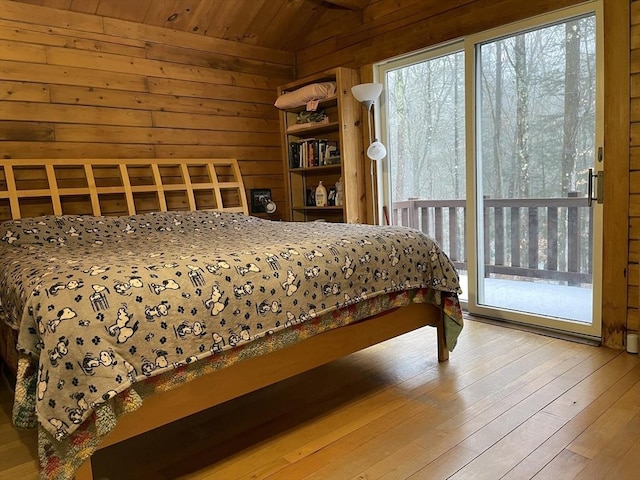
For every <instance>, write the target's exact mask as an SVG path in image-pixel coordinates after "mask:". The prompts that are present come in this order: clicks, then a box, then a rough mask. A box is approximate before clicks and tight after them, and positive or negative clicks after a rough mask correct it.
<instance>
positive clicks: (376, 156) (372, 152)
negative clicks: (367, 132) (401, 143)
mask: <svg viewBox="0 0 640 480" xmlns="http://www.w3.org/2000/svg"><path fill="white" fill-rule="evenodd" d="M386 156H387V148H386V147H385V146H384V144H383V143H382V142H379V141H378V140H374V141H373V143H372V144H371V145H369V148H367V157H369V158H370V159H371V160H382V159H383V158H384V157H386Z"/></svg>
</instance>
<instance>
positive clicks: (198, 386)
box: [0, 159, 449, 480]
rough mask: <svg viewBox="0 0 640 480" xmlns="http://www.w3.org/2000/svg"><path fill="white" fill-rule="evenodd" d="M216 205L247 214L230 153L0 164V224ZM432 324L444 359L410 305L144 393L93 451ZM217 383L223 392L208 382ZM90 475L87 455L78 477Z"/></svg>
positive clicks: (425, 317)
mask: <svg viewBox="0 0 640 480" xmlns="http://www.w3.org/2000/svg"><path fill="white" fill-rule="evenodd" d="M195 209H216V210H225V211H232V212H242V213H244V214H247V213H248V209H247V200H246V193H245V189H244V185H243V182H242V177H241V175H240V170H239V167H238V163H237V161H236V160H233V159H180V160H176V159H110V160H107V159H91V160H87V159H81V160H78V159H49V160H41V159H37V160H35V159H34V160H2V161H1V162H0V220H6V219H10V218H13V219H17V218H22V217H32V216H38V215H47V214H55V215H61V214H74V215H81V214H89V215H133V214H136V213H143V212H148V211H167V210H195ZM427 325H430V326H435V327H436V328H437V339H438V340H437V349H438V360H439V361H441V362H443V361H446V360H448V358H449V352H448V350H447V347H446V340H445V336H444V320H443V315H442V311H441V310H440V309H439V308H438V307H436V306H434V305H431V304H426V303H425V304H411V305H408V306H406V307H400V308H396V309H394V310H392V311H389V312H385V313H382V314H379V315H376V316H373V317H369V318H367V319H364V320H362V321H359V322H357V323H353V324H350V325H347V326H344V327H341V328H338V329H335V330H330V331H327V332H324V333H321V334H318V335H315V336H313V337H311V338H308V339H306V340H304V341H302V342H300V343H297V344H294V345H291V346H289V347H286V348H284V349H281V350H278V351H275V352H272V353H269V354H267V355H263V356H260V357H253V358H250V359H247V360H244V361H242V362H239V363H237V364H234V365H232V366H230V367H228V368H225V369H222V370H219V371H216V372H213V373H210V374H208V375H204V376H201V377H198V378H196V379H195V380H193V381H191V382H188V383H186V384H184V385H181V386H179V387H177V388H175V389H173V390H170V391H168V392H163V393H160V394H157V395H154V396H151V397H149V398H147V399H145V401H144V403H143V404H142V406H141V407H140V408H139V409H138V410H136V411H135V412H133V413H130V414H128V415H125V416H124V417H122V418H120V419H119V420H118V424H117V426H116V427H115V429H114V430H113V431H112V432H111V433H110V434H109V435H108V436H107V437H106V438H105V439H104V441H103V442H102V443H101V445H100V447H99V448H104V447H107V446H109V445H113V444H115V443H118V442H122V441H124V440H127V439H129V438H132V437H134V436H136V435H140V434H142V433H145V432H148V431H150V430H153V429H155V428H157V427H160V426H162V425H166V424H167V423H170V422H173V421H176V420H179V419H181V418H185V417H187V416H189V415H192V414H194V413H197V412H199V411H202V410H204V409H207V408H210V407H212V406H215V405H219V404H221V403H223V402H226V401H227V400H231V399H233V398H237V397H239V396H241V395H244V394H246V393H249V392H252V391H255V390H257V389H259V388H262V387H265V386H268V385H271V384H273V383H276V382H278V381H280V380H284V379H286V378H289V377H291V376H294V375H297V374H299V373H302V372H305V371H308V370H310V369H312V368H315V367H317V366H320V365H323V364H325V363H328V362H331V361H333V360H336V359H338V358H340V357H343V356H345V355H349V354H351V353H354V352H357V351H359V350H362V349H364V348H367V347H369V346H371V345H375V344H376V343H379V342H383V341H385V340H388V339H391V338H393V337H396V336H398V335H402V334H404V333H407V332H410V331H412V330H415V329H417V328H420V327H423V326H427ZM215 385H225V386H226V389H225V390H224V391H221V390H220V389H218V388H213V387H214V386H215ZM92 478H93V473H92V467H91V459H90V458H89V459H88V460H87V461H85V462H84V464H83V465H82V466H81V468H80V469H79V470H78V471H77V473H76V479H78V480H89V479H92Z"/></svg>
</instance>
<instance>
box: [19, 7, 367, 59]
mask: <svg viewBox="0 0 640 480" xmlns="http://www.w3.org/2000/svg"><path fill="white" fill-rule="evenodd" d="M15 1H18V2H23V3H30V4H33V5H40V6H44V7H50V8H56V9H62V10H70V11H73V12H79V13H88V14H92V15H99V16H103V17H110V18H118V19H121V20H127V21H131V22H137V23H143V24H147V25H155V26H158V27H164V28H171V29H174V30H181V31H186V32H192V33H195V34H199V35H207V36H210V37H216V38H221V39H226V40H233V41H237V42H241V43H246V44H250V45H257V46H262V47H268V48H274V49H278V50H288V51H296V50H297V49H299V48H300V47H301V46H303V44H304V41H305V38H306V36H307V34H308V33H309V32H311V31H313V30H314V28H316V27H317V26H318V25H320V26H322V25H326V24H327V23H328V24H331V22H333V21H335V20H336V19H338V18H340V17H341V16H344V18H345V19H347V18H348V19H349V20H351V21H353V20H354V17H358V16H360V18H361V15H362V10H363V9H364V8H365V7H367V6H368V5H369V3H370V1H371V0H15ZM325 16H328V17H329V18H330V21H327V20H326V19H325V21H323V17H325Z"/></svg>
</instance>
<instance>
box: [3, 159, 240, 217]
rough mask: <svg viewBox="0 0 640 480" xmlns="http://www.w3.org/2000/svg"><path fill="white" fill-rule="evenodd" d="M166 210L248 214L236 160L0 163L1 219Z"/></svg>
mask: <svg viewBox="0 0 640 480" xmlns="http://www.w3.org/2000/svg"><path fill="white" fill-rule="evenodd" d="M167 210H224V211H229V212H240V213H244V214H248V206H247V197H246V193H245V189H244V184H243V182H242V176H241V175H240V169H239V167H238V162H237V160H235V159H179V160H178V159H160V158H149V159H146V158H137V159H44V160H43V159H24V160H0V220H2V221H4V220H8V219H17V218H22V217H34V216H39V215H64V214H69V215H96V216H98V215H134V214H136V213H147V212H153V211H167Z"/></svg>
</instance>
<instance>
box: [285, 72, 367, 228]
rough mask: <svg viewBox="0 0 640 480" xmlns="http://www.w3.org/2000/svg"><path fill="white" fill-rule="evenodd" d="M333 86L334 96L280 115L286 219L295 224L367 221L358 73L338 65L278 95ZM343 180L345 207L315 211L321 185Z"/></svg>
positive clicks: (302, 80) (290, 86) (324, 207)
mask: <svg viewBox="0 0 640 480" xmlns="http://www.w3.org/2000/svg"><path fill="white" fill-rule="evenodd" d="M322 82H335V83H336V94H335V95H333V96H330V97H328V98H325V99H322V100H320V101H318V105H317V108H316V110H315V112H314V113H313V114H311V113H309V112H307V111H306V106H300V107H295V108H289V109H286V110H281V111H280V126H281V132H282V152H283V162H284V171H285V177H286V178H285V188H286V191H287V192H286V193H287V195H286V199H287V213H288V219H289V220H293V221H302V222H308V221H315V220H325V221H328V222H347V223H364V222H365V221H366V202H365V185H366V180H365V178H364V173H365V172H364V170H365V169H364V154H363V147H362V136H361V132H360V128H359V127H360V123H361V115H362V114H361V106H360V104H359V103H358V102H357V101H356V100H355V98H353V95H352V94H351V87H352V86H353V85H355V84H357V83H358V72H357V71H355V70H352V69H349V68H344V67H338V68H333V69H330V70H326V71H324V72H321V73H318V74H316V75H312V76H309V77H305V78H302V79H299V80H296V81H294V82H291V83H288V84H286V85H283V86H281V87H279V88H278V95H282V94H283V93H286V92H292V91H295V90H297V89H299V88H302V87H304V86H307V85H311V84H314V83H322ZM339 179H341V183H342V199H343V201H342V205H335V204H329V205H327V206H323V207H317V206H315V205H314V204H313V202H312V199H313V198H314V196H315V189H316V187H317V186H318V184H319V182H320V181H322V182H323V184H324V186H325V187H326V189H327V191H328V192H330V191H331V189H332V188H334V187H335V185H336V182H337V181H338V180H339Z"/></svg>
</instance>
